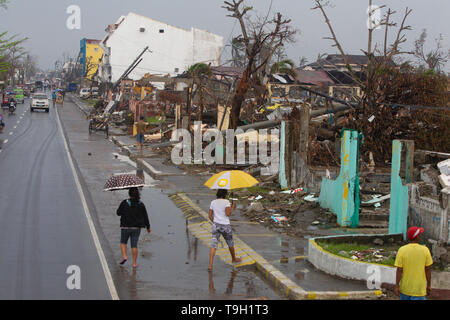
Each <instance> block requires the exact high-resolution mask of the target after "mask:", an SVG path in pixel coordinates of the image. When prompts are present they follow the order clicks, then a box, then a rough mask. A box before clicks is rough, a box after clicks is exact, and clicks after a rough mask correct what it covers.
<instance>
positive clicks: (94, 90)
mask: <svg viewBox="0 0 450 320" xmlns="http://www.w3.org/2000/svg"><path fill="white" fill-rule="evenodd" d="M98 96H99V92H98V88H95V87H94V88H92V89H91V95H90V97H91V98H98Z"/></svg>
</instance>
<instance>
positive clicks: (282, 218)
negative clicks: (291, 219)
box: [271, 215, 288, 223]
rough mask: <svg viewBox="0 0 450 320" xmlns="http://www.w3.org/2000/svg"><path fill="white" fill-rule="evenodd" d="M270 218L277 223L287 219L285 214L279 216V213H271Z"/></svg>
mask: <svg viewBox="0 0 450 320" xmlns="http://www.w3.org/2000/svg"><path fill="white" fill-rule="evenodd" d="M271 218H272V219H273V220H274V221H275V222H276V223H279V222H281V221H287V220H288V219H287V218H286V217H285V216H281V215H273V216H271Z"/></svg>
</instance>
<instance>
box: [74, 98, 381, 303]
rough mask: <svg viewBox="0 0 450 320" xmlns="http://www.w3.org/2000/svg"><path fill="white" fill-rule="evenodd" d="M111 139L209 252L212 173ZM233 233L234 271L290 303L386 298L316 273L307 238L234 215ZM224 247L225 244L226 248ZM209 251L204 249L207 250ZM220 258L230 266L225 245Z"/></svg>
mask: <svg viewBox="0 0 450 320" xmlns="http://www.w3.org/2000/svg"><path fill="white" fill-rule="evenodd" d="M72 101H73V102H74V103H75V104H76V105H77V106H78V107H79V108H80V110H82V111H83V112H84V113H85V114H88V113H89V112H90V109H92V108H90V107H88V106H86V105H85V104H84V103H83V102H82V101H80V100H79V99H77V98H74V99H72ZM110 138H111V140H112V141H113V142H114V143H115V144H116V145H117V146H119V147H121V148H122V150H123V151H124V152H125V153H126V154H127V155H128V156H129V157H130V159H132V160H133V161H135V162H136V163H137V166H138V168H139V167H140V168H141V169H143V170H145V171H146V172H147V173H148V174H149V175H150V176H151V177H152V178H154V179H156V180H158V183H157V186H158V188H160V189H161V191H163V192H164V193H166V194H167V196H169V197H170V199H172V201H173V202H174V203H175V205H176V206H178V207H179V208H180V214H182V215H184V216H185V218H186V221H187V223H188V228H189V230H190V231H191V232H192V234H193V235H195V236H196V237H197V238H198V239H199V240H200V241H201V242H202V243H203V244H204V245H205V246H206V247H210V242H211V236H210V230H211V224H210V222H209V221H208V219H207V212H208V211H209V205H210V202H211V201H212V200H213V199H215V192H214V191H212V190H209V189H208V188H206V187H204V186H203V184H204V182H205V181H206V180H207V179H208V178H209V177H210V176H211V175H212V172H208V171H206V172H200V170H198V172H197V173H196V174H192V173H190V174H188V173H187V172H185V171H183V170H181V169H180V168H178V167H177V166H175V165H173V164H172V163H167V161H166V160H165V159H163V157H161V156H160V155H159V154H158V153H157V152H156V151H155V150H153V148H151V147H149V146H148V145H147V146H144V150H143V152H142V153H140V151H139V149H138V147H137V145H136V140H135V138H134V137H130V136H128V135H116V136H114V130H112V131H111V132H110ZM231 223H232V226H233V230H234V233H235V238H236V239H235V242H236V251H237V253H238V255H240V256H241V257H242V258H244V259H243V262H242V263H241V264H239V265H234V266H233V267H234V268H255V269H256V270H257V271H259V273H260V275H261V277H262V278H264V279H265V280H266V281H268V282H269V283H270V284H271V285H272V286H273V287H276V288H277V289H278V290H279V291H280V293H282V294H283V295H285V296H286V297H287V298H290V299H374V298H379V297H380V296H381V294H382V292H381V291H378V290H368V289H367V287H366V284H365V283H361V282H356V281H349V280H343V279H338V278H335V277H332V276H330V275H327V274H325V273H324V272H322V271H319V270H317V269H315V268H314V266H312V265H311V264H310V263H309V262H308V261H307V255H308V238H306V237H305V238H293V237H289V236H287V235H284V234H282V233H278V232H274V231H271V230H268V229H267V228H265V227H264V226H262V225H260V224H259V223H255V222H250V221H248V219H247V218H246V217H245V216H243V215H242V213H241V211H240V210H239V207H238V210H236V211H235V213H234V214H233V216H232V217H231ZM222 245H223V244H222ZM205 249H206V248H205ZM223 249H224V250H222V251H223V252H221V251H220V250H219V252H218V256H219V258H221V259H222V260H223V261H224V262H225V263H228V264H230V265H232V264H231V261H229V254H227V248H226V245H225V247H223Z"/></svg>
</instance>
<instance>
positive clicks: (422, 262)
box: [394, 227, 433, 300]
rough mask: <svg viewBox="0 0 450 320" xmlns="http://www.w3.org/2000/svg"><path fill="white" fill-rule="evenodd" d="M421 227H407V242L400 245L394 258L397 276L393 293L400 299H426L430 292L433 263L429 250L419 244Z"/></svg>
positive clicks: (422, 230)
mask: <svg viewBox="0 0 450 320" xmlns="http://www.w3.org/2000/svg"><path fill="white" fill-rule="evenodd" d="M423 232H424V229H423V228H418V227H411V228H409V229H408V239H409V241H410V243H409V244H407V245H405V246H403V247H401V248H400V249H399V250H398V252H397V257H396V258H395V264H394V265H395V266H396V267H397V276H396V281H395V290H394V292H395V294H396V295H397V296H400V300H426V296H427V295H430V293H431V270H430V267H431V265H432V264H433V259H432V258H431V254H430V250H429V249H428V248H427V247H426V246H424V245H420V244H419V240H420V235H421V234H422V233H423Z"/></svg>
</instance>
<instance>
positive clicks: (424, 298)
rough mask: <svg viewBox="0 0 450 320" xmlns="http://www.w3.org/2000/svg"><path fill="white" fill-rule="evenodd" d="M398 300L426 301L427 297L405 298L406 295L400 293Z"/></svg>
mask: <svg viewBox="0 0 450 320" xmlns="http://www.w3.org/2000/svg"><path fill="white" fill-rule="evenodd" d="M400 300H427V297H426V296H424V297H414V296H407V295H406V294H403V293H401V292H400Z"/></svg>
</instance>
